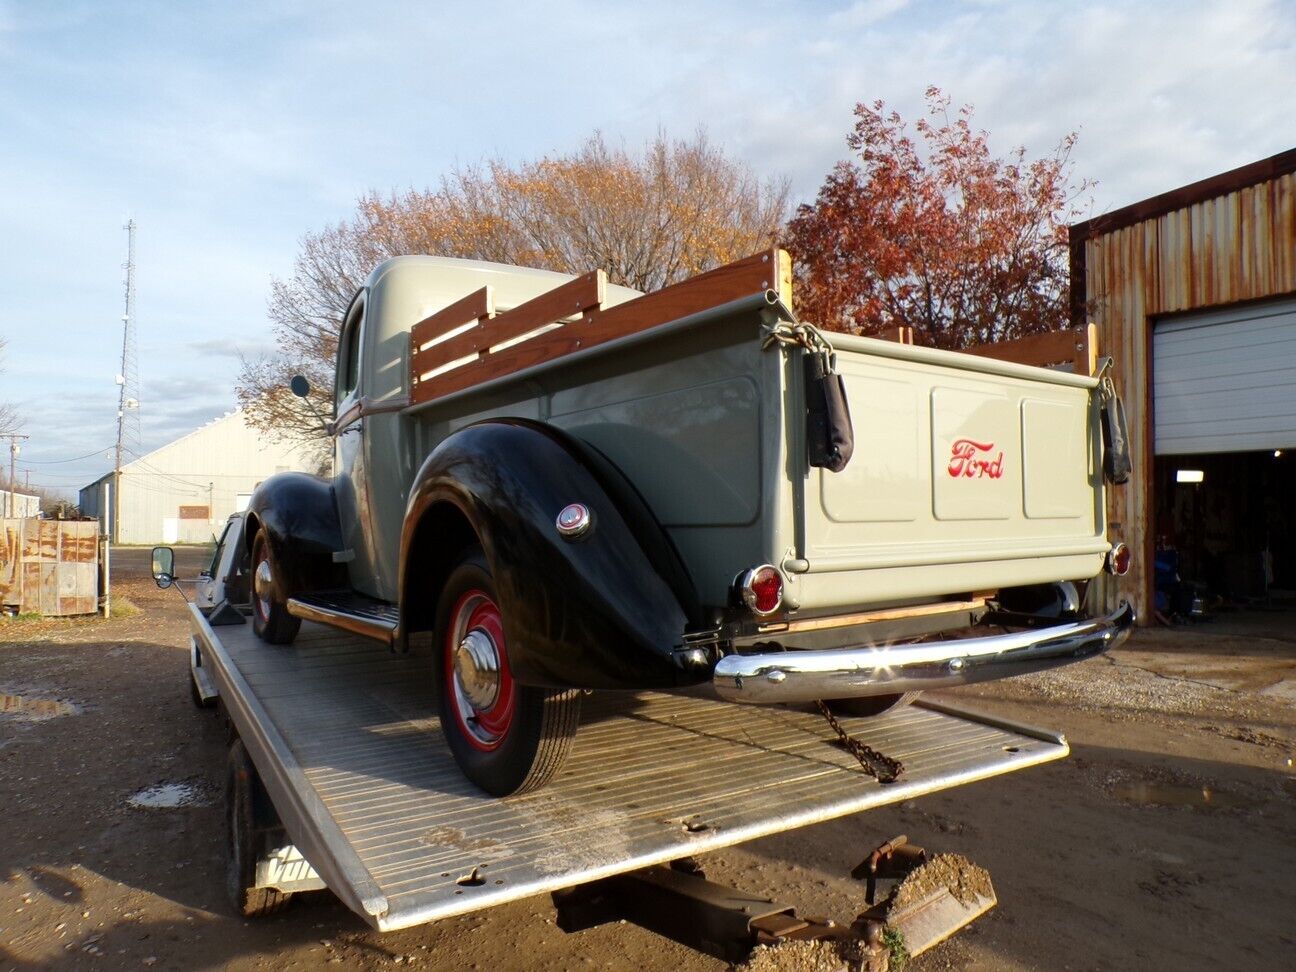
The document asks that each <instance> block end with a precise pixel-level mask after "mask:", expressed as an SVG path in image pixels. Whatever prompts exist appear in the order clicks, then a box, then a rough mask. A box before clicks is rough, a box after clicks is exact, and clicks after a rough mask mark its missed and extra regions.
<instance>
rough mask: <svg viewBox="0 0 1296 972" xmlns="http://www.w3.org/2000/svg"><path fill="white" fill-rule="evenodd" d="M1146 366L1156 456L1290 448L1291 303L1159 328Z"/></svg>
mask: <svg viewBox="0 0 1296 972" xmlns="http://www.w3.org/2000/svg"><path fill="white" fill-rule="evenodd" d="M1152 360H1153V362H1154V363H1155V371H1156V380H1155V381H1154V382H1153V408H1152V413H1153V414H1154V415H1155V416H1156V429H1155V434H1154V445H1155V451H1156V454H1157V455H1158V456H1166V455H1185V454H1189V453H1203V452H1248V451H1254V450H1260V449H1290V448H1293V447H1296V301H1287V300H1284V301H1279V302H1277V303H1267V302H1266V303H1260V304H1244V305H1242V306H1240V307H1230V308H1228V309H1226V310H1216V311H1206V312H1204V313H1201V314H1189V315H1188V316H1186V317H1176V318H1174V319H1173V320H1169V321H1163V322H1161V323H1160V324H1158V325H1157V326H1156V328H1155V329H1154V330H1153V332H1152Z"/></svg>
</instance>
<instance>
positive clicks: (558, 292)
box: [423, 270, 607, 371]
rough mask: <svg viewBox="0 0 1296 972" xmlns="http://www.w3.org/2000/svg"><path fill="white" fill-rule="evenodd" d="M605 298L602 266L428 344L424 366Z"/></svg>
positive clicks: (592, 305) (483, 347)
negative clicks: (471, 326) (446, 338)
mask: <svg viewBox="0 0 1296 972" xmlns="http://www.w3.org/2000/svg"><path fill="white" fill-rule="evenodd" d="M606 299H607V274H605V273H604V272H603V271H602V270H594V271H591V272H590V273H587V274H585V275H584V276H583V277H577V278H576V279H575V280H569V281H567V283H565V284H562V285H561V286H558V287H555V288H554V289H553V290H547V291H545V292H544V293H543V294H541V295H540V296H539V297H533V298H532V299H531V300H528V301H527V302H526V303H525V304H518V305H517V306H516V307H514V308H513V309H512V310H507V311H505V312H504V313H502V314H499V315H497V316H496V317H494V318H491V319H489V320H483V321H478V323H477V327H474V328H473V329H472V330H470V331H464V332H463V333H462V334H456V335H455V336H454V337H452V338H450V339H449V340H446V341H443V342H441V343H440V344H437V345H435V346H434V347H431V348H428V355H429V358H428V360H429V362H431V363H430V364H429V365H427V366H425V367H424V369H423V370H424V371H426V370H427V369H428V368H429V367H431V368H436V367H439V366H440V365H443V364H448V363H450V362H451V361H457V360H458V359H459V358H463V357H466V356H468V355H470V354H473V353H474V352H477V353H480V352H483V351H485V350H486V349H487V348H490V347H493V346H494V345H497V344H503V343H504V342H505V341H512V340H513V339H514V338H520V337H521V336H522V335H524V334H529V333H530V332H531V331H534V330H535V329H536V328H540V327H544V326H545V325H546V324H553V323H554V322H555V321H560V320H562V319H563V318H565V317H575V316H577V315H581V314H584V313H585V312H586V311H589V310H597V309H598V308H600V307H601V306H602V305H603V301H605V300H606Z"/></svg>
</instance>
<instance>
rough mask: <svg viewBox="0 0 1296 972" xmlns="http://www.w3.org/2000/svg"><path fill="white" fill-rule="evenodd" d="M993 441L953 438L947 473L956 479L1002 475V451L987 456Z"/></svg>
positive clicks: (992, 447)
mask: <svg viewBox="0 0 1296 972" xmlns="http://www.w3.org/2000/svg"><path fill="white" fill-rule="evenodd" d="M992 449H994V443H993V442H977V441H976V440H975V439H955V440H954V445H953V447H952V448H951V449H950V461H949V466H948V467H947V468H948V469H949V474H950V475H951V476H953V477H954V478H955V479H957V478H958V477H960V476H963V477H965V478H967V479H974V478H975V479H980V478H981V477H982V476H989V477H990V478H991V479H998V478H999V477H1000V476H1002V475H1003V451H1002V450H1000V452H999V455H997V456H995V457H994V458H993V459H990V458H989V455H990V452H991V450H992Z"/></svg>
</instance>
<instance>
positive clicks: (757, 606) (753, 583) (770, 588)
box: [742, 564, 783, 615]
mask: <svg viewBox="0 0 1296 972" xmlns="http://www.w3.org/2000/svg"><path fill="white" fill-rule="evenodd" d="M742 599H743V603H744V604H746V605H747V607H748V608H750V609H751V610H752V611H753V612H755V613H756V614H762V615H763V614H773V613H774V612H775V611H777V610H778V609H779V607H780V605H782V603H783V575H782V574H780V573H779V572H778V568H776V567H771V566H770V565H769V564H765V565H764V566H762V567H753V568H752V569H751V570H749V571H747V573H746V574H744V575H743V579H742Z"/></svg>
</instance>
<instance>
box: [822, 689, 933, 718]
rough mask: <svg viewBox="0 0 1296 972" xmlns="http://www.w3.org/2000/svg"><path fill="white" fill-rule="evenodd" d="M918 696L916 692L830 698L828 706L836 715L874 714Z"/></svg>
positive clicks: (899, 705)
mask: <svg viewBox="0 0 1296 972" xmlns="http://www.w3.org/2000/svg"><path fill="white" fill-rule="evenodd" d="M916 698H918V693H917V692H904V693H902V694H900V695H869V696H866V697H865V698H862V699H830V700H829V701H828V708H830V709H831V710H832V711H833V712H835V713H837V715H848V716H875V715H881V714H882V713H883V712H890V711H891V710H892V709H898V708H900V707H901V706H905V705H908V704H909V703H910V702H912V701H913V700H914V699H916Z"/></svg>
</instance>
